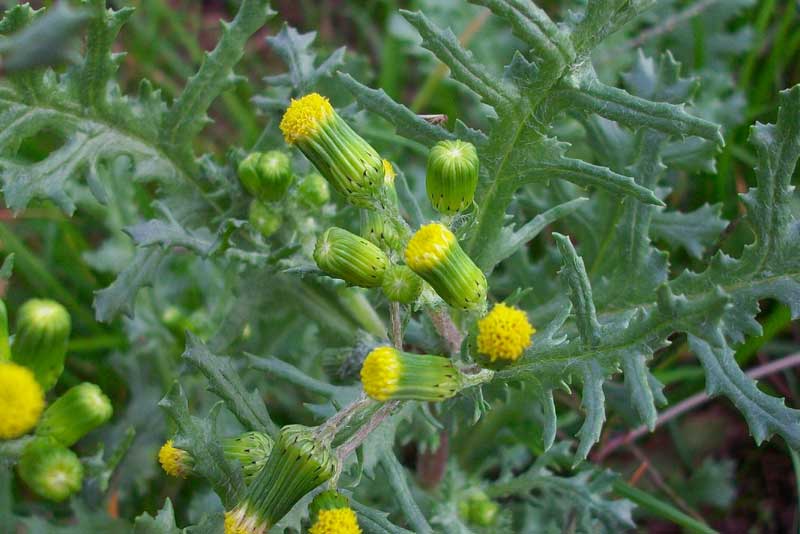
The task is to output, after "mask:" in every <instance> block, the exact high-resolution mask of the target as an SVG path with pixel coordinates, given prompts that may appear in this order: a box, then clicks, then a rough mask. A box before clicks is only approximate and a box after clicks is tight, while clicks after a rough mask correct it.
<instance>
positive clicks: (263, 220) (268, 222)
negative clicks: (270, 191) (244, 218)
mask: <svg viewBox="0 0 800 534" xmlns="http://www.w3.org/2000/svg"><path fill="white" fill-rule="evenodd" d="M248 219H249V221H250V226H252V227H253V228H255V229H256V230H257V231H258V232H259V233H260V234H261V235H263V236H264V237H269V236H271V235H272V234H274V233H275V232H277V231H278V229H279V228H280V227H281V225H282V224H283V216H282V215H281V214H280V213H279V212H278V211H276V210H274V209H271V208H270V207H268V206H267V205H266V204H264V203H263V202H261V201H259V200H257V199H255V198H254V199H253V200H252V201H251V202H250V213H249V215H248Z"/></svg>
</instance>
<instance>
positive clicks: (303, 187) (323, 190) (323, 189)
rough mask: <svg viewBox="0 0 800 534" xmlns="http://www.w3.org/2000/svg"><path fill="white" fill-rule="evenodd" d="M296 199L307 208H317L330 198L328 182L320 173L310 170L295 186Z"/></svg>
mask: <svg viewBox="0 0 800 534" xmlns="http://www.w3.org/2000/svg"><path fill="white" fill-rule="evenodd" d="M297 199H298V200H299V201H300V203H301V204H303V205H304V206H306V207H307V208H319V207H320V206H323V205H324V204H325V203H326V202H328V201H329V200H330V199H331V191H330V189H328V182H327V181H326V180H325V178H323V177H322V175H321V174H319V173H316V172H312V173H311V174H309V175H308V176H306V177H305V178H303V181H302V182H300V184H299V185H298V186H297Z"/></svg>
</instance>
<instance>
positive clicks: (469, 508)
mask: <svg viewBox="0 0 800 534" xmlns="http://www.w3.org/2000/svg"><path fill="white" fill-rule="evenodd" d="M458 510H459V514H460V515H461V517H462V518H464V519H465V520H466V521H468V522H470V523H472V524H473V525H478V526H481V527H489V526H492V525H493V524H494V523H495V520H496V519H497V514H498V512H499V511H500V506H499V505H498V504H497V503H496V502H494V501H492V500H491V499H489V496H488V495H486V493H484V492H483V491H481V490H474V491H472V492H471V493H470V494H469V495H467V496H466V498H464V499H463V500H461V501H459V503H458Z"/></svg>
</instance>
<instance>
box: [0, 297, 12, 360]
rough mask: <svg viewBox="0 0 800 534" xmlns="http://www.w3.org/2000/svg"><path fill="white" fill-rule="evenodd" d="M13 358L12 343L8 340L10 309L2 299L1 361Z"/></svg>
mask: <svg viewBox="0 0 800 534" xmlns="http://www.w3.org/2000/svg"><path fill="white" fill-rule="evenodd" d="M9 360H11V345H10V344H9V342H8V310H6V303H5V302H3V300H2V299H0V362H7V361H9Z"/></svg>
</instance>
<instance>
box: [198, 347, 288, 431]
mask: <svg viewBox="0 0 800 534" xmlns="http://www.w3.org/2000/svg"><path fill="white" fill-rule="evenodd" d="M183 357H184V358H185V359H186V361H188V362H189V363H190V364H191V365H192V366H193V367H195V368H196V369H197V370H198V371H200V372H201V373H203V375H204V376H205V377H206V378H207V379H208V384H209V385H208V389H209V391H211V392H212V393H214V394H215V395H217V396H218V397H219V398H220V399H222V400H223V401H224V402H225V406H226V407H227V408H228V409H229V410H230V411H231V413H233V415H235V416H236V418H237V419H238V420H239V422H240V423H242V425H243V426H244V427H245V428H246V429H248V430H257V431H260V432H267V433H269V434H270V435H272V436H275V435H277V433H278V430H279V429H278V426H277V425H276V424H275V423H274V422H273V421H272V419H271V418H270V416H269V413H268V412H267V408H266V406H265V405H264V400H263V399H262V398H261V395H260V394H259V393H258V390H255V391H247V389H246V388H245V386H244V384H243V383H242V381H241V379H240V378H239V374H238V371H237V370H236V368H235V367H234V366H233V364H232V363H231V359H230V358H228V357H220V356H217V355H215V354H212V353H211V352H210V351H209V350H208V348H207V347H206V346H205V344H204V343H203V342H202V341H201V340H200V339H199V338H198V337H196V336H195V335H194V334H192V333H191V332H187V333H186V351H185V352H184V353H183Z"/></svg>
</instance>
